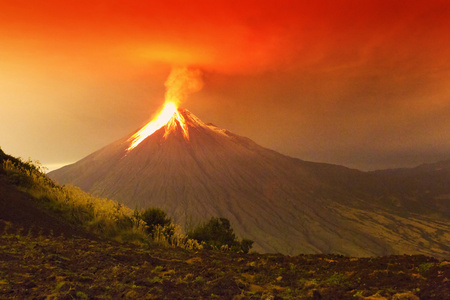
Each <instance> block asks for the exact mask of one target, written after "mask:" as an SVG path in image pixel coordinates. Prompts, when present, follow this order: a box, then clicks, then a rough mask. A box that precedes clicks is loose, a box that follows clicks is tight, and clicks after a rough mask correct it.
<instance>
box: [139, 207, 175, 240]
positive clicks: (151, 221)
mask: <svg viewBox="0 0 450 300" xmlns="http://www.w3.org/2000/svg"><path fill="white" fill-rule="evenodd" d="M140 217H141V219H142V220H143V221H144V222H145V223H147V226H148V228H147V231H148V233H150V234H151V233H152V232H153V231H154V230H155V228H156V227H157V226H161V227H165V226H168V225H170V224H172V220H171V219H170V218H169V217H167V214H166V212H165V211H163V210H162V209H160V208H156V207H150V208H147V209H146V210H144V211H143V212H142V213H141V216H140Z"/></svg>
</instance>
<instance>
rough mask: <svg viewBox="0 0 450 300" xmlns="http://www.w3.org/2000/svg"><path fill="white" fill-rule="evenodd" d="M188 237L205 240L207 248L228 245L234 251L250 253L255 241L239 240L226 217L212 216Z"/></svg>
mask: <svg viewBox="0 0 450 300" xmlns="http://www.w3.org/2000/svg"><path fill="white" fill-rule="evenodd" d="M188 237H189V238H191V239H195V240H197V241H199V242H203V243H204V245H205V248H206V249H221V248H222V246H227V247H228V248H229V249H231V250H233V251H237V252H238V251H243V252H244V253H248V251H249V250H250V248H251V247H252V244H253V241H251V240H249V239H243V240H242V242H239V241H238V239H237V237H236V235H235V234H234V232H233V229H232V228H231V225H230V221H229V220H228V219H226V218H214V217H213V218H211V219H210V220H209V221H208V222H207V223H204V224H201V225H199V226H197V227H196V228H195V229H194V230H193V231H192V232H190V233H188Z"/></svg>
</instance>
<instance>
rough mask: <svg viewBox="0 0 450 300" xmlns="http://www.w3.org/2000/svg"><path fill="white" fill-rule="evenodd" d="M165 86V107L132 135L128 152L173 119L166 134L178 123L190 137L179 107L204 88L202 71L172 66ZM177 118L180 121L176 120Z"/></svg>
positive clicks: (187, 137)
mask: <svg viewBox="0 0 450 300" xmlns="http://www.w3.org/2000/svg"><path fill="white" fill-rule="evenodd" d="M164 86H165V87H166V94H165V102H164V106H163V108H162V109H161V110H160V111H159V113H158V114H157V115H155V117H154V118H153V119H152V120H151V121H150V122H148V123H147V125H145V126H144V127H142V128H141V129H140V130H139V131H138V132H136V133H135V134H133V135H132V136H131V137H130V139H129V141H131V144H130V146H129V147H128V148H127V151H128V152H129V151H131V150H133V149H134V148H135V147H136V146H137V145H139V144H140V143H141V142H142V141H143V140H145V139H146V138H147V137H148V136H150V135H152V134H153V133H154V132H155V131H156V130H158V129H160V128H161V127H163V126H165V125H166V124H167V123H168V122H169V121H171V120H172V122H171V123H170V124H168V126H167V129H166V133H165V135H164V136H167V134H168V132H167V131H170V130H173V129H175V128H176V126H178V125H177V124H179V126H181V127H182V130H183V134H184V137H185V138H186V139H189V133H188V131H187V127H186V125H185V121H184V118H183V116H182V115H181V114H180V113H178V110H177V107H178V104H179V103H181V102H182V101H184V100H185V99H186V98H187V96H188V95H189V94H191V93H194V92H197V91H199V90H201V89H202V87H203V80H202V72H201V71H200V70H198V69H190V68H188V67H177V68H172V71H171V72H170V74H169V77H168V78H167V80H166V82H165V83H164ZM172 118H173V119H172ZM175 120H176V121H178V122H175Z"/></svg>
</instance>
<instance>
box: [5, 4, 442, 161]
mask: <svg viewBox="0 0 450 300" xmlns="http://www.w3.org/2000/svg"><path fill="white" fill-rule="evenodd" d="M312 2H314V4H311V3H312ZM449 20H450V3H449V2H448V1H425V0H422V1H392V0H379V1H375V0H374V1H371V0H367V1H357V0H355V1H351V0H343V1H335V0H334V1H280V0H278V1H242V0H241V1H229V0H228V1H206V0H205V1H194V0H191V1H173V0H172V1H159V2H157V1H93V0H90V1H83V0H77V1H60V0H58V1H56V0H45V1H34V0H28V1H26V0H22V1H19V0H17V1H14V0H4V1H1V2H0V62H1V68H0V107H1V108H2V110H1V118H0V146H1V147H2V148H3V149H4V150H5V151H7V152H10V153H11V154H14V155H20V156H23V157H32V158H33V159H39V160H41V161H42V162H43V163H45V164H49V165H50V164H59V163H68V162H73V161H75V160H78V159H80V158H82V157H83V156H85V155H87V154H89V153H90V152H92V151H94V150H96V149H98V148H100V147H102V146H104V145H106V144H108V143H109V142H112V141H114V140H116V139H118V138H121V137H123V136H124V135H127V134H129V133H131V132H132V131H134V130H135V129H137V128H138V127H140V126H142V125H143V124H145V123H146V122H147V121H148V120H149V118H150V117H151V115H152V114H153V113H154V112H155V111H156V110H157V109H158V108H159V107H160V106H161V105H162V103H163V101H164V100H163V97H164V81H165V79H166V77H167V76H168V74H169V72H170V68H171V66H179V65H187V66H191V67H196V68H198V69H200V70H201V71H202V72H203V77H204V88H203V90H202V91H200V92H198V93H196V94H192V95H191V96H190V98H189V99H188V100H187V101H185V103H182V104H181V106H183V107H185V108H187V109H189V110H191V111H192V112H193V113H194V114H196V115H197V116H198V117H200V118H201V119H202V120H203V121H205V122H212V123H215V124H216V125H218V126H219V127H224V128H227V129H229V130H231V131H233V132H235V133H237V134H240V135H244V136H247V137H249V138H251V139H253V140H255V141H256V142H258V143H260V144H262V145H263V146H266V147H269V148H272V149H274V150H277V151H280V152H282V153H284V154H289V155H291V156H295V157H299V158H302V159H306V160H314V161H324V162H331V163H337V164H344V165H347V166H351V167H357V168H361V169H374V168H380V167H396V166H409V165H414V164H418V163H421V162H425V161H434V160H439V159H448V158H450V39H449V38H448V34H449V30H450V29H449V28H450V21H449Z"/></svg>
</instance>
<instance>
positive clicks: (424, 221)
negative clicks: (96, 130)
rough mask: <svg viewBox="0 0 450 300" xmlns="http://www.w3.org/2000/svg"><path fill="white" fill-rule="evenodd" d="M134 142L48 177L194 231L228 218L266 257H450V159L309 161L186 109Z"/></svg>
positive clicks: (108, 148)
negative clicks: (380, 164) (390, 163)
mask: <svg viewBox="0 0 450 300" xmlns="http://www.w3.org/2000/svg"><path fill="white" fill-rule="evenodd" d="M131 143H132V137H131V138H130V137H125V138H122V139H120V140H118V141H116V142H114V143H112V144H110V145H108V146H106V147H104V148H102V149H100V150H98V151H96V152H94V153H93V154H91V155H89V156H87V157H85V158H83V159H82V160H80V161H78V162H76V163H75V164H72V165H69V166H65V167H63V168H61V169H58V170H55V171H53V172H50V173H49V176H50V177H51V178H53V179H55V180H56V181H57V182H59V183H62V184H69V183H70V184H74V185H77V186H79V187H81V188H82V189H83V190H85V191H88V192H91V193H93V194H95V195H98V196H102V197H108V198H112V199H115V200H118V201H119V202H122V203H123V204H125V205H127V206H129V207H131V208H135V207H137V208H145V207H150V206H157V207H161V208H163V209H164V210H165V211H167V213H168V214H169V215H170V216H172V217H173V218H174V220H175V222H177V223H179V224H181V225H184V226H185V227H190V226H193V225H196V224H197V223H198V222H200V221H203V220H206V219H208V218H209V217H211V216H220V217H226V218H228V219H229V220H230V221H231V224H232V226H233V228H234V229H235V231H236V232H237V233H238V235H240V236H241V237H246V238H250V239H252V240H254V241H255V244H254V249H255V250H257V251H264V252H281V253H285V254H299V253H341V254H346V255H352V256H373V255H385V254H396V253H421V254H427V255H433V256H436V257H447V258H448V257H450V248H449V246H448V245H450V218H449V215H448V206H449V200H448V199H449V198H448V195H450V180H449V178H450V177H449V171H448V170H449V169H448V162H447V164H445V163H443V169H439V168H433V167H429V168H427V167H425V166H422V167H419V168H415V169H411V170H406V169H405V170H389V171H377V172H361V171H358V170H354V169H349V168H346V167H342V166H337V165H330V164H324V163H313V162H306V161H302V160H300V159H296V158H292V157H288V156H285V155H282V154H280V153H277V152H275V151H272V150H269V149H266V148H263V147H261V146H259V145H257V144H256V143H254V142H253V141H251V140H250V139H248V138H245V137H241V136H238V135H236V134H233V133H231V132H229V131H227V130H224V129H220V128H218V127H216V126H214V125H212V124H205V123H203V122H202V121H201V120H199V119H198V118H197V117H195V116H194V115H193V114H192V113H190V112H189V111H187V110H184V109H179V110H178V112H177V113H175V114H174V115H173V117H172V119H171V120H170V121H169V122H167V123H166V124H165V125H163V126H162V127H160V128H159V129H158V130H156V131H155V132H154V133H153V134H151V135H150V136H148V137H147V138H145V139H144V140H143V141H142V142H141V143H140V144H139V145H137V146H136V147H135V148H133V149H131V150H130V145H131ZM442 170H446V171H442ZM413 174H416V175H413ZM446 183H447V184H446Z"/></svg>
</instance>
